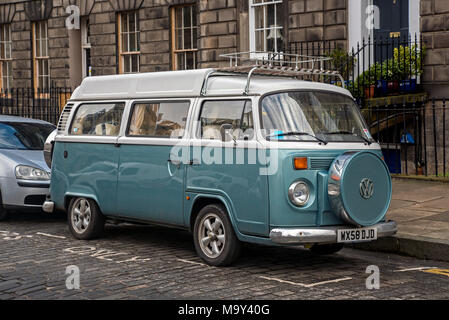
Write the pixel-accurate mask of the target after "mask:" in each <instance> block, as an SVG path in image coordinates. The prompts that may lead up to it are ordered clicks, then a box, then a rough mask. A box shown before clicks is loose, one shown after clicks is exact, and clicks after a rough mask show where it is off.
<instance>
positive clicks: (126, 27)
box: [118, 11, 140, 73]
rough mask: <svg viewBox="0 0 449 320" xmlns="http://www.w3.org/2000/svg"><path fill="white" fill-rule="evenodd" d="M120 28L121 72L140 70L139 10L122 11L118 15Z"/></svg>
mask: <svg viewBox="0 0 449 320" xmlns="http://www.w3.org/2000/svg"><path fill="white" fill-rule="evenodd" d="M118 28H119V33H118V34H119V40H118V51H119V73H136V72H139V64H140V31H139V30H140V28H139V14H138V12H137V11H132V12H123V13H120V14H119V15H118Z"/></svg>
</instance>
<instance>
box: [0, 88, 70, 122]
mask: <svg viewBox="0 0 449 320" xmlns="http://www.w3.org/2000/svg"><path fill="white" fill-rule="evenodd" d="M71 94H72V91H71V89H70V88H60V87H54V88H50V89H47V90H40V89H37V90H35V89H34V88H14V89H10V90H1V91H0V115H13V116H19V117H25V118H33V119H40V120H44V121H48V122H51V123H53V124H57V123H58V119H59V115H60V113H61V111H62V108H64V106H65V104H66V102H67V100H68V99H69V98H70V96H71Z"/></svg>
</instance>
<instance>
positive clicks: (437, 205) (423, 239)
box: [354, 178, 449, 261]
mask: <svg viewBox="0 0 449 320" xmlns="http://www.w3.org/2000/svg"><path fill="white" fill-rule="evenodd" d="M387 218H388V219H391V220H394V221H396V222H397V223H398V233H397V234H396V235H395V236H394V237H388V238H384V239H379V240H378V241H377V242H373V243H365V244H357V245H354V247H356V248H361V249H367V250H374V251H385V252H392V253H400V254H404V255H409V256H412V257H416V258H421V259H432V260H438V261H449V184H448V183H440V182H433V181H423V180H413V179H401V178H394V179H393V197H392V203H391V206H390V210H389V212H388V214H387Z"/></svg>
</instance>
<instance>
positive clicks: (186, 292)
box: [0, 213, 449, 301]
mask: <svg viewBox="0 0 449 320" xmlns="http://www.w3.org/2000/svg"><path fill="white" fill-rule="evenodd" d="M73 266H76V267H78V268H79V271H80V274H79V279H80V286H79V289H72V288H70V287H67V280H69V274H70V273H69V274H68V273H67V268H68V267H72V268H73ZM373 266H374V267H377V268H378V270H379V276H380V278H379V287H378V289H375V288H368V287H367V285H366V283H367V280H368V277H369V276H370V275H371V272H372V271H371V272H369V273H367V269H368V268H369V267H371V268H372V267H373ZM370 270H371V269H370ZM4 299H34V300H36V299H214V300H220V299H231V300H235V299H256V300H260V299H264V300H265V299H449V263H447V262H439V261H430V260H429V261H423V260H419V259H415V258H410V257H403V256H399V255H394V254H386V253H379V252H369V251H362V250H354V249H351V248H345V249H343V250H342V251H341V252H339V253H338V254H335V255H330V256H319V255H314V254H312V253H311V252H310V251H308V250H304V249H303V248H300V247H265V246H258V245H245V246H244V250H243V253H242V256H241V257H240V259H239V260H238V261H236V263H234V264H233V265H232V266H230V267H226V268H214V267H209V266H206V265H205V264H204V263H203V262H202V261H201V260H200V259H199V258H198V256H197V255H196V253H195V249H194V246H193V242H192V235H191V234H189V233H188V232H186V231H180V230H175V229H170V228H162V227H157V226H139V225H129V224H121V225H118V226H116V225H109V224H108V225H107V226H106V233H105V234H104V235H103V237H101V238H100V239H97V240H92V241H79V240H76V239H74V238H73V237H72V236H71V234H70V232H69V231H68V228H67V224H66V221H65V217H64V216H63V215H57V214H55V215H47V214H31V213H17V214H14V215H13V216H11V217H10V219H8V220H7V221H3V222H0V301H1V300H4Z"/></svg>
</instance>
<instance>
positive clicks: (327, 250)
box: [310, 243, 343, 255]
mask: <svg viewBox="0 0 449 320" xmlns="http://www.w3.org/2000/svg"><path fill="white" fill-rule="evenodd" d="M341 249H343V245H342V244H341V243H331V244H314V245H313V246H312V247H311V248H310V251H312V252H313V253H316V254H321V255H327V254H334V253H337V252H338V251H340V250H341Z"/></svg>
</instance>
